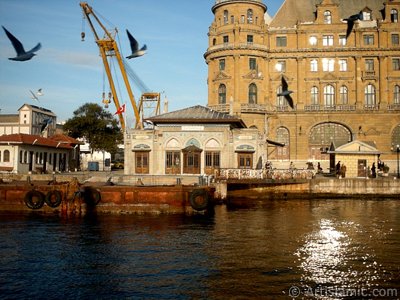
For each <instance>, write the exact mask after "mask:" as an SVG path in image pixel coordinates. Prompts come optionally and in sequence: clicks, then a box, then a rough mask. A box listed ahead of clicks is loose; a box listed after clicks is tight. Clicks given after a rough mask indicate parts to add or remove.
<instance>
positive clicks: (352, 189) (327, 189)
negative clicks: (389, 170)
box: [309, 178, 400, 199]
mask: <svg viewBox="0 0 400 300" xmlns="http://www.w3.org/2000/svg"><path fill="white" fill-rule="evenodd" d="M309 192H310V193H311V194H339V195H341V194H344V195H398V196H399V199H400V180H398V179H395V178H376V179H364V178H362V179H359V178H342V179H336V178H330V179H318V178H317V179H312V180H310V182H309Z"/></svg>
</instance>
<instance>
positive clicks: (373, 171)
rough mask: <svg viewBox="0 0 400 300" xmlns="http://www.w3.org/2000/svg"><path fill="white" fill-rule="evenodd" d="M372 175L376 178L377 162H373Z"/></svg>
mask: <svg viewBox="0 0 400 300" xmlns="http://www.w3.org/2000/svg"><path fill="white" fill-rule="evenodd" d="M371 177H372V178H376V167H375V163H374V162H373V163H372V167H371Z"/></svg>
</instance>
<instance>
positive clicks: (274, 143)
mask: <svg viewBox="0 0 400 300" xmlns="http://www.w3.org/2000/svg"><path fill="white" fill-rule="evenodd" d="M267 143H268V144H270V145H274V146H278V147H285V143H279V142H275V141H273V140H270V139H267Z"/></svg>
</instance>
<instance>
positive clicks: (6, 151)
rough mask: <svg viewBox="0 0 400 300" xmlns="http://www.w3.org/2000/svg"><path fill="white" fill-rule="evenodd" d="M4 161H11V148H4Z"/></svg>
mask: <svg viewBox="0 0 400 300" xmlns="http://www.w3.org/2000/svg"><path fill="white" fill-rule="evenodd" d="M3 156H4V157H3V162H10V151H9V150H4V153H3Z"/></svg>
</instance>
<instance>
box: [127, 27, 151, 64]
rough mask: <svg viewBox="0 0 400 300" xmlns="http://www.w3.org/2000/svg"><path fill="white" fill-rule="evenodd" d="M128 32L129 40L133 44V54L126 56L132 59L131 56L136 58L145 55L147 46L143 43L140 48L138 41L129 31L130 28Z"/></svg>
mask: <svg viewBox="0 0 400 300" xmlns="http://www.w3.org/2000/svg"><path fill="white" fill-rule="evenodd" d="M126 33H127V34H128V38H129V42H130V44H131V51H132V54H131V55H129V56H127V57H126V58H128V59H131V58H135V57H139V56H142V55H144V54H145V53H146V50H147V46H146V45H143V47H142V48H140V49H139V43H138V41H137V40H136V39H135V38H134V37H133V36H132V35H131V33H130V32H129V31H128V29H127V30H126Z"/></svg>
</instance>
